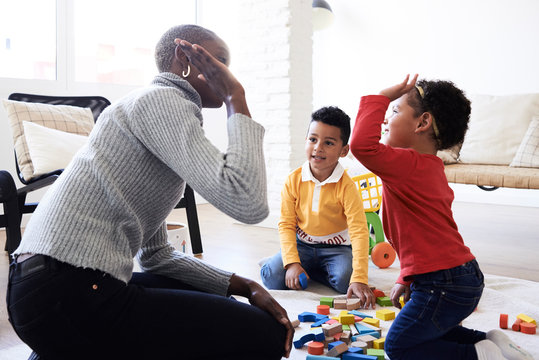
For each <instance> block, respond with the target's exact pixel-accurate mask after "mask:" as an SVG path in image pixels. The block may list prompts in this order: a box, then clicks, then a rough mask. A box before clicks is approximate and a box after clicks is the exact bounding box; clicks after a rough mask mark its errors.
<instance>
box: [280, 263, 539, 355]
mask: <svg viewBox="0 0 539 360" xmlns="http://www.w3.org/2000/svg"><path fill="white" fill-rule="evenodd" d="M398 273H399V270H398V267H396V266H395V264H394V265H393V266H391V267H390V268H387V269H379V268H377V267H375V266H374V265H372V264H371V267H370V268H369V283H370V285H371V286H375V287H376V288H377V289H380V290H382V291H384V292H385V293H386V294H389V292H390V290H391V288H392V286H393V284H394V283H395V280H396V279H397V277H398ZM270 293H271V294H272V295H273V296H274V297H275V299H277V301H279V303H280V304H281V305H282V306H283V307H284V308H285V309H286V310H287V312H288V316H289V318H290V319H297V316H298V314H301V313H302V312H304V311H309V312H316V305H319V304H320V297H322V296H333V297H337V296H340V295H339V294H337V293H336V292H335V291H333V290H331V289H329V288H327V287H325V286H322V285H320V284H317V283H314V282H312V283H310V284H309V286H308V287H307V289H306V290H304V291H284V290H271V291H270ZM376 306H377V308H376V310H377V309H380V308H381V307H380V306H379V305H376ZM385 308H387V309H391V310H395V313H396V314H398V311H399V310H398V309H397V308H395V307H385ZM376 310H361V312H364V313H366V314H368V315H372V316H375V314H376ZM339 312H340V310H335V309H331V314H330V315H338V313H339ZM502 313H503V314H508V315H509V327H511V325H512V324H513V322H514V321H515V320H516V316H517V315H519V314H521V313H524V314H526V315H528V316H530V317H532V318H534V319H536V320H538V321H539V283H538V282H534V281H528V280H520V279H514V278H508V277H502V276H494V275H485V290H484V292H483V296H482V298H481V301H480V303H479V306H478V307H477V310H476V311H474V313H473V314H472V315H470V316H469V317H468V318H467V319H466V320H464V322H463V325H464V326H466V327H469V328H473V329H477V330H481V331H485V332H486V331H488V330H491V329H499V318H500V314H502ZM391 324H392V321H382V320H380V328H381V329H382V336H385V334H386V333H387V331H388V329H389V327H390V326H391ZM310 325H311V323H301V324H300V326H299V327H298V328H297V329H296V336H301V335H302V334H304V333H306V332H308V331H310V330H309V329H310ZM502 331H504V332H505V333H506V334H507V335H508V336H509V337H510V338H511V339H512V340H513V341H515V343H516V344H518V345H519V346H521V347H522V348H524V349H526V350H527V351H528V352H530V353H531V354H532V355H533V356H534V358H535V359H536V360H539V335H538V334H535V335H527V334H523V333H520V332H515V331H512V330H510V329H508V330H502ZM307 355H308V353H307V347H306V346H304V347H303V348H302V349H293V350H292V352H291V354H290V357H289V359H294V360H296V359H302V360H303V359H305V358H306V357H307ZM386 358H387V357H386ZM283 359H284V358H283Z"/></svg>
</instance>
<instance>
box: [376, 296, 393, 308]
mask: <svg viewBox="0 0 539 360" xmlns="http://www.w3.org/2000/svg"><path fill="white" fill-rule="evenodd" d="M376 303H377V304H378V305H380V306H392V305H393V303H392V302H391V299H390V298H389V297H387V296H382V297H377V298H376Z"/></svg>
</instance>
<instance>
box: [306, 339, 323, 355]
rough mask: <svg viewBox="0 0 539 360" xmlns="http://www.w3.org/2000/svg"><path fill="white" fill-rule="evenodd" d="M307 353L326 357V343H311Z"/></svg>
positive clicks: (308, 345)
mask: <svg viewBox="0 0 539 360" xmlns="http://www.w3.org/2000/svg"><path fill="white" fill-rule="evenodd" d="M307 352H308V353H309V354H311V355H324V343H323V342H319V341H311V342H309V343H308V344H307Z"/></svg>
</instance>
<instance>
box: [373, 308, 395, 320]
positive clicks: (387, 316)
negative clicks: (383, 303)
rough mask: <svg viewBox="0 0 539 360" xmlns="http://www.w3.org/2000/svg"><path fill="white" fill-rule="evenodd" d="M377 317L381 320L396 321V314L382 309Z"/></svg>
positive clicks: (377, 313) (378, 311)
mask: <svg viewBox="0 0 539 360" xmlns="http://www.w3.org/2000/svg"><path fill="white" fill-rule="evenodd" d="M376 317H377V318H378V319H380V320H384V321H389V320H393V319H395V312H394V311H393V310H389V309H381V310H377V311H376Z"/></svg>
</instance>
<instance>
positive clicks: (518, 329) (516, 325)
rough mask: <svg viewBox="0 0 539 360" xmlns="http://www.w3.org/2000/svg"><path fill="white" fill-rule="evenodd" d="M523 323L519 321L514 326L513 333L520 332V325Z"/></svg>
mask: <svg viewBox="0 0 539 360" xmlns="http://www.w3.org/2000/svg"><path fill="white" fill-rule="evenodd" d="M522 322H523V321H522V320H521V319H517V320H516V321H515V323H514V324H513V327H512V329H513V331H520V324H521V323H522Z"/></svg>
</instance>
